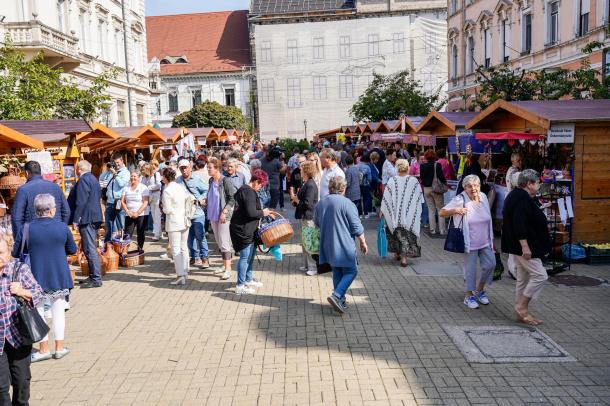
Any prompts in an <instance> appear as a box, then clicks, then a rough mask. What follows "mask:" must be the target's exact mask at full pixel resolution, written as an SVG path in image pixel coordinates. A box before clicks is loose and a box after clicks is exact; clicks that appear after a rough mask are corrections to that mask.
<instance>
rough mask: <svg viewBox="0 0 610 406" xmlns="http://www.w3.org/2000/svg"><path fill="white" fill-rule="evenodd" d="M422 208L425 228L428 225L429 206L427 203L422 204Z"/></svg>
mask: <svg viewBox="0 0 610 406" xmlns="http://www.w3.org/2000/svg"><path fill="white" fill-rule="evenodd" d="M421 207H422V211H421V225H422V226H424V225H427V224H428V205H427V204H426V203H422V204H421Z"/></svg>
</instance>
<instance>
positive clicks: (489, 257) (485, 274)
mask: <svg viewBox="0 0 610 406" xmlns="http://www.w3.org/2000/svg"><path fill="white" fill-rule="evenodd" d="M464 255H465V258H464V291H465V292H472V291H474V290H476V289H477V259H478V260H479V264H480V266H481V278H480V279H479V281H480V282H482V283H484V284H486V285H489V284H491V281H492V280H493V272H494V269H495V268H496V254H494V251H493V250H492V249H491V247H485V248H481V249H480V250H471V251H470V252H468V253H466V254H464Z"/></svg>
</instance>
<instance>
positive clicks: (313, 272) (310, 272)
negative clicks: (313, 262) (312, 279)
mask: <svg viewBox="0 0 610 406" xmlns="http://www.w3.org/2000/svg"><path fill="white" fill-rule="evenodd" d="M306 273H307V275H309V276H315V275H317V274H318V270H317V269H310V270H309V271H307V272H306Z"/></svg>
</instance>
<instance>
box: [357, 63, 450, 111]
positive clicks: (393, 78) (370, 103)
mask: <svg viewBox="0 0 610 406" xmlns="http://www.w3.org/2000/svg"><path fill="white" fill-rule="evenodd" d="M440 91H441V89H440V88H439V89H438V90H437V91H436V92H435V93H434V94H432V95H428V94H426V93H425V92H424V91H423V90H422V85H421V83H420V82H419V81H417V80H414V79H412V78H411V77H410V76H409V72H408V71H407V70H404V71H401V72H398V73H395V74H391V75H387V76H384V75H380V74H377V73H374V78H373V82H372V83H371V84H370V85H369V87H368V88H367V89H366V91H365V92H364V94H362V95H361V96H360V97H359V98H358V101H357V102H356V103H355V104H354V105H353V106H352V108H351V110H350V114H351V115H352V117H353V118H354V121H363V120H370V121H380V120H396V119H398V117H399V116H400V115H401V114H403V113H404V114H405V115H407V116H425V115H427V114H428V113H430V111H433V110H438V109H440V108H441V107H443V105H444V104H445V102H446V100H445V99H443V98H441V96H440Z"/></svg>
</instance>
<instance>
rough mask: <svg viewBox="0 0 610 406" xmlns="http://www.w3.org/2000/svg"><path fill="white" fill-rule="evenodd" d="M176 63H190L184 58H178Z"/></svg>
mask: <svg viewBox="0 0 610 406" xmlns="http://www.w3.org/2000/svg"><path fill="white" fill-rule="evenodd" d="M176 63H188V62H187V61H186V59H184V58H178V59H176Z"/></svg>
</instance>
